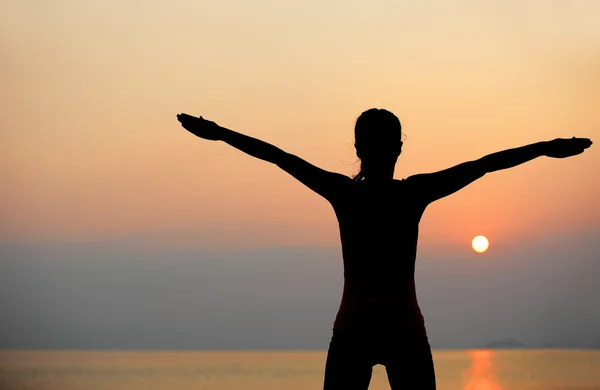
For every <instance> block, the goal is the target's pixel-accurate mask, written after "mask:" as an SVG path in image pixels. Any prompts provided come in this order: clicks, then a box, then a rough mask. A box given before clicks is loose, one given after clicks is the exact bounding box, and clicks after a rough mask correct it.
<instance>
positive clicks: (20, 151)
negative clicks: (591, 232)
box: [0, 0, 600, 248]
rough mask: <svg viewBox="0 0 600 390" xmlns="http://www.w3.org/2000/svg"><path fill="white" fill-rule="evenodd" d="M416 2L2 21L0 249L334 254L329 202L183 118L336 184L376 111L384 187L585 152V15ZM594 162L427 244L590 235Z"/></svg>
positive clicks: (552, 177) (516, 191)
mask: <svg viewBox="0 0 600 390" xmlns="http://www.w3.org/2000/svg"><path fill="white" fill-rule="evenodd" d="M250 3H251V5H250ZM414 3H415V2H389V1H375V0H374V1H369V2H367V1H344V2H342V1H331V2H321V1H317V0H311V1H307V0H304V1H302V2H300V1H298V2H282V3H281V4H279V5H274V4H276V3H273V2H268V1H266V0H259V1H254V2H246V3H245V2H240V1H233V0H229V1H225V0H223V1H219V2H194V1H170V2H166V3H157V4H154V3H153V4H150V3H148V2H143V1H125V2H122V1H119V2H117V1H115V0H110V1H104V2H97V3H91V2H86V3H85V5H84V3H80V4H79V3H73V2H68V1H63V0H60V1H58V0H57V1H54V2H52V3H51V5H50V3H40V4H36V6H35V7H34V5H33V3H32V2H22V1H16V0H9V1H8V2H3V5H2V6H1V8H2V9H1V12H0V36H1V38H0V50H1V51H2V54H3V55H2V57H3V61H2V63H1V64H0V67H1V72H0V81H1V84H2V86H3V87H2V88H1V89H0V99H1V100H0V103H1V106H2V115H1V116H0V128H1V129H2V131H1V133H0V145H1V148H2V149H1V150H0V151H1V153H2V154H1V157H0V180H1V182H2V183H3V186H2V187H3V190H2V191H1V192H0V241H4V242H11V241H25V242H37V241H90V240H92V241H93V240H104V239H112V238H114V237H138V236H144V235H151V236H156V235H160V234H161V232H167V233H165V237H166V236H167V235H168V234H169V233H168V232H172V231H188V232H192V233H190V235H189V237H190V238H191V240H192V241H194V240H195V239H196V238H199V237H203V238H204V240H203V241H202V240H200V241H201V242H202V243H203V245H204V244H206V242H207V240H208V241H211V242H212V243H216V244H218V245H227V246H230V247H231V246H233V247H235V246H240V247H241V246H244V245H269V246H279V245H287V244H303V245H304V244H307V245H308V244H335V243H337V239H338V238H337V230H336V222H335V217H334V214H333V211H332V210H331V209H330V207H329V205H328V204H327V203H326V202H325V201H324V200H322V199H320V198H319V197H318V196H317V195H314V194H312V193H311V192H310V191H309V190H308V189H306V188H304V187H303V186H302V185H301V184H299V183H296V182H295V181H294V180H293V179H292V178H291V177H289V176H287V175H286V174H285V173H283V172H281V171H279V170H278V169H277V168H276V167H274V166H271V165H269V164H267V163H264V162H261V161H257V160H254V159H252V158H251V157H248V156H246V155H243V154H242V153H240V152H238V151H236V150H234V149H232V148H230V147H228V146H227V145H225V144H217V143H210V142H206V141H203V140H200V139H196V138H194V137H193V136H192V135H190V134H189V133H187V132H185V131H184V130H183V129H182V128H181V127H180V126H179V124H178V123H177V121H176V119H175V115H176V114H177V113H179V112H188V113H192V114H197V115H203V116H205V117H207V118H209V119H211V120H214V121H216V122H218V123H220V124H222V125H224V126H226V127H229V128H232V129H234V130H238V131H241V132H243V133H246V134H249V135H252V136H256V137H259V138H261V139H264V140H266V141H269V142H272V143H274V144H275V145H277V146H279V147H281V148H283V149H285V150H286V151H288V152H291V153H295V154H298V155H300V156H302V157H303V158H305V159H307V160H309V161H311V162H312V163H315V164H317V165H319V166H321V167H323V168H325V169H329V170H333V171H338V172H341V173H345V174H348V175H352V174H354V173H356V171H357V169H358V165H357V164H354V162H355V161H356V156H355V155H354V150H353V147H352V142H353V139H352V130H353V123H354V120H355V118H356V117H357V116H358V115H359V114H360V112H362V111H363V110H365V109H368V108H371V107H381V108H387V109H389V110H391V111H393V112H395V113H396V114H397V115H398V116H399V117H400V120H401V121H402V123H403V125H404V131H405V133H406V134H407V136H408V138H407V139H406V140H405V144H404V149H403V155H402V156H401V157H400V160H399V163H398V167H397V171H396V177H397V178H402V177H407V176H409V175H411V174H413V173H418V172H428V171H434V170H438V169H443V168H446V167H448V166H451V165H454V164H457V163H459V162H462V161H465V160H469V159H475V158H478V157H481V156H483V155H485V154H487V153H491V152H495V151H498V150H501V149H505V148H510V147H515V146H520V145H523V144H527V143H531V142H536V141H541V140H549V139H553V138H556V137H571V136H574V135H576V136H581V137H590V138H592V139H598V138H599V137H598V135H600V110H598V107H599V106H600V92H599V91H600V72H599V69H600V51H599V48H600V25H599V24H598V23H597V16H598V15H599V14H600V3H598V2H596V1H592V0H588V1H584V0H582V1H579V2H572V3H567V2H546V1H541V0H539V1H524V2H516V1H515V2H513V1H505V2H496V1H485V2H451V1H442V0H439V1H423V2H419V3H418V5H416V4H414ZM557 21H559V22H557ZM596 142H598V141H597V140H596ZM596 149H597V146H596V145H595V146H593V147H592V148H591V149H590V150H588V151H587V152H586V153H584V154H583V155H581V156H577V157H575V158H572V159H568V160H551V159H548V158H542V159H539V160H536V161H534V162H531V163H529V164H526V165H523V166H520V167H517V168H515V169H513V170H511V171H504V172H497V173H494V174H491V175H489V176H487V177H485V178H483V179H482V180H480V181H479V182H477V183H474V184H472V185H471V186H469V187H467V188H466V189H464V190H463V191H461V192H460V193H458V194H456V195H453V196H451V197H450V198H447V199H444V200H441V201H439V202H438V203H436V204H434V205H432V206H431V207H430V209H429V210H428V211H427V212H426V214H425V217H424V218H423V222H422V225H421V231H422V236H421V243H422V245H429V244H434V243H436V242H442V243H449V244H451V245H470V240H471V238H472V237H473V236H475V235H477V234H485V235H486V236H488V237H489V238H490V242H491V246H490V248H493V245H495V243H499V242H509V241H512V242H515V240H516V241H519V240H528V239H530V238H535V237H539V236H543V235H546V234H548V235H556V234H562V233H566V232H572V231H577V230H583V229H598V228H600V207H599V206H598V200H597V199H598V195H599V194H600V184H599V182H598V180H597V168H598V167H600V154H599V153H598V152H597V150H596ZM399 201H401V200H399ZM207 237H209V239H207ZM165 240H166V241H168V239H165Z"/></svg>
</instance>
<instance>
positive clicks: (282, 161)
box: [177, 114, 351, 199]
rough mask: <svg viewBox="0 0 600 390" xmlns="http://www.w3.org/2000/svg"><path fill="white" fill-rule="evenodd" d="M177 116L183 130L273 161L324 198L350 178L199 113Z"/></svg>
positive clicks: (329, 196)
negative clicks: (212, 120)
mask: <svg viewBox="0 0 600 390" xmlns="http://www.w3.org/2000/svg"><path fill="white" fill-rule="evenodd" d="M177 119H178V120H179V121H180V122H181V125H182V126H183V127H184V128H185V129H186V130H188V131H189V132H191V133H192V134H194V135H196V136H198V137H201V138H204V139H208V140H213V141H223V142H225V143H227V144H229V145H231V146H233V147H234V148H236V149H239V150H241V151H242V152H244V153H246V154H248V155H250V156H252V157H256V158H258V159H261V160H264V161H268V162H270V163H273V164H275V165H277V166H278V167H280V168H281V169H283V170H284V171H286V172H288V173H289V174H290V175H292V176H293V177H295V178H296V179H297V180H299V181H300V182H301V183H303V184H304V185H306V186H307V187H308V188H310V189H311V190H313V191H315V192H316V193H318V194H320V195H322V196H324V197H325V198H328V199H330V198H331V197H332V196H333V195H334V194H335V193H336V191H337V190H338V189H339V188H340V186H341V185H344V184H345V183H348V182H349V181H350V180H351V179H350V178H348V177H347V176H344V175H340V174H337V173H333V172H329V171H326V170H324V169H321V168H319V167H316V166H314V165H312V164H310V163H308V162H306V161H304V160H303V159H301V158H300V157H298V156H295V155H293V154H290V153H287V152H285V151H283V150H281V149H279V148H278V147H276V146H274V145H271V144H269V143H267V142H264V141H261V140H259V139H256V138H252V137H249V136H247V135H244V134H241V133H238V132H235V131H233V130H229V129H226V128H224V127H221V126H219V125H217V124H216V123H214V122H211V121H207V120H205V119H203V118H202V117H200V118H198V117H194V116H190V115H187V114H179V115H177Z"/></svg>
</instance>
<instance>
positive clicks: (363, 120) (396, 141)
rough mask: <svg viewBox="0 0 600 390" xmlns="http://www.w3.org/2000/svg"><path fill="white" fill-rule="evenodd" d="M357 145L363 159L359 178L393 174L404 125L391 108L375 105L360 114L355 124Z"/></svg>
mask: <svg viewBox="0 0 600 390" xmlns="http://www.w3.org/2000/svg"><path fill="white" fill-rule="evenodd" d="M354 139H355V141H354V147H355V148H356V155H357V156H358V158H359V159H360V160H361V164H360V165H361V167H360V172H359V173H358V175H356V177H355V178H354V179H355V180H356V181H361V180H364V179H365V178H366V177H371V176H390V175H393V172H394V166H395V165H396V161H397V160H398V156H399V155H400V152H401V151H402V125H401V124H400V120H399V119H398V117H397V116H396V115H394V114H392V113H391V112H389V111H387V110H384V109H379V108H372V109H370V110H367V111H365V112H363V113H362V114H360V116H359V117H358V119H357V120H356V125H355V127H354Z"/></svg>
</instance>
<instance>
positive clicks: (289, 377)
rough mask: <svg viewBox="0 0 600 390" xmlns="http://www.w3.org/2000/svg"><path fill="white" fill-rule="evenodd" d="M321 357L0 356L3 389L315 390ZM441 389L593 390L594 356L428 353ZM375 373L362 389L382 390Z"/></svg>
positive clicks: (597, 359)
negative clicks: (366, 387) (430, 354)
mask: <svg viewBox="0 0 600 390" xmlns="http://www.w3.org/2000/svg"><path fill="white" fill-rule="evenodd" d="M325 357H326V353H325V352H324V351H296V352H271V351H268V352H224V351H219V352H177V351H168V352H167V351H160V352H159V351H157V352H146V351H139V352H138V351H131V352H130V351H128V352H123V351H115V352H99V351H0V389H2V390H26V389H27V390H29V389H36V390H46V389H47V390H75V389H77V390H100V389H103V390H104V389H106V390H108V389H110V390H142V389H144V390H153V389H170V390H171V389H172V390H188V389H194V390H208V389H210V390H213V389H214V390H217V389H218V390H234V389H235V390H238V389H244V390H259V389H260V390H275V389H277V390H280V389H289V390H300V389H303V390H304V389H315V390H316V389H322V387H323V384H322V381H323V370H324V365H325ZM434 360H435V365H436V371H437V383H438V389H441V390H600V350H502V351H498V350H453V351H450V350H448V351H446V350H438V351H434ZM389 388H390V387H389V384H388V382H387V377H386V374H385V369H384V368H383V367H382V366H375V368H374V371H373V379H372V381H371V385H370V387H369V389H372V390H384V389H389Z"/></svg>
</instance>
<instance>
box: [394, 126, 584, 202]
mask: <svg viewBox="0 0 600 390" xmlns="http://www.w3.org/2000/svg"><path fill="white" fill-rule="evenodd" d="M591 145H592V141H590V140H589V139H587V138H575V137H573V138H557V139H555V140H552V141H547V142H538V143H535V144H530V145H525V146H521V147H518V148H513V149H507V150H503V151H501V152H496V153H492V154H488V155H487V156H484V157H482V158H480V159H478V160H474V161H468V162H465V163H462V164H459V165H456V166H454V167H451V168H448V169H444V170H442V171H439V172H433V173H426V174H419V175H414V176H411V177H409V178H407V179H406V180H407V181H410V182H412V183H414V184H415V186H416V188H419V194H420V199H422V200H424V201H425V202H426V203H431V202H433V201H435V200H437V199H440V198H443V197H445V196H448V195H450V194H453V193H454V192H456V191H458V190H460V189H461V188H463V187H465V186H467V185H468V184H470V183H472V182H474V181H475V180H477V179H479V178H481V177H483V176H484V175H485V174H487V173H490V172H494V171H499V170H502V169H508V168H512V167H515V166H517V165H520V164H523V163H525V162H527V161H531V160H533V159H535V158H538V157H541V156H547V157H553V158H565V157H571V156H575V155H577V154H581V153H583V151H584V150H585V149H587V148H589V147H590V146H591Z"/></svg>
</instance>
